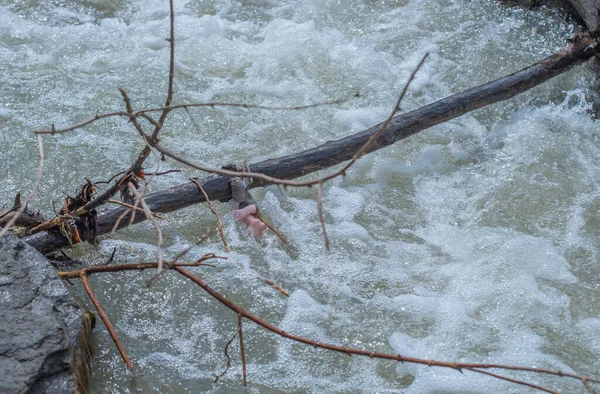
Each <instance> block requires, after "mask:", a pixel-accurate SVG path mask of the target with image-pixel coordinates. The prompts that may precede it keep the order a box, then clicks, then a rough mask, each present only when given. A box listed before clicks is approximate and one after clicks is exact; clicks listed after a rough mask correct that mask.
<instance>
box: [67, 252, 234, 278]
mask: <svg viewBox="0 0 600 394" xmlns="http://www.w3.org/2000/svg"><path fill="white" fill-rule="evenodd" d="M210 259H223V260H227V257H226V256H218V255H216V254H214V253H207V254H205V255H204V256H202V257H201V258H199V259H198V260H196V261H195V262H192V263H175V262H171V263H169V268H170V269H172V268H175V267H199V266H205V265H206V263H204V262H205V261H206V260H210ZM157 267H158V263H136V264H117V265H101V266H95V267H86V268H82V269H80V270H77V271H60V272H58V276H60V278H61V279H77V278H79V277H81V275H83V274H86V275H91V274H97V273H107V272H121V271H143V270H147V269H153V268H157Z"/></svg>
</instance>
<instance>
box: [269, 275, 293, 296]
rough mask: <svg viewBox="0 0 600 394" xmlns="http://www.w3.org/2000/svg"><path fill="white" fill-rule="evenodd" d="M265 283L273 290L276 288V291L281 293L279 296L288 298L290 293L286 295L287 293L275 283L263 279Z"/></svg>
mask: <svg viewBox="0 0 600 394" xmlns="http://www.w3.org/2000/svg"><path fill="white" fill-rule="evenodd" d="M265 283H266V284H268V285H270V286H273V287H274V288H276V289H277V290H279V291H280V292H281V294H283V295H284V296H286V297H289V296H290V293H288V292H287V291H285V290H284V289H283V287H281V286H279V285H278V284H277V283H275V282H273V281H272V280H269V279H265Z"/></svg>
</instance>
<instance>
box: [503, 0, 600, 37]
mask: <svg viewBox="0 0 600 394" xmlns="http://www.w3.org/2000/svg"><path fill="white" fill-rule="evenodd" d="M514 2H516V3H519V4H521V5H523V6H526V7H531V6H541V5H547V6H548V7H554V8H564V9H566V10H567V11H569V12H573V11H574V12H575V13H577V15H578V16H579V17H580V18H581V20H583V22H585V24H586V26H587V28H588V29H590V30H592V31H593V30H596V29H597V28H598V27H600V0H514Z"/></svg>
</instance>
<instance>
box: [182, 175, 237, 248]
mask: <svg viewBox="0 0 600 394" xmlns="http://www.w3.org/2000/svg"><path fill="white" fill-rule="evenodd" d="M190 181H192V182H193V183H194V184H195V185H196V186H198V189H199V190H200V191H201V192H202V194H204V198H205V199H206V203H207V204H208V208H209V209H210V211H211V212H212V213H213V214H214V215H215V217H216V218H217V222H218V226H219V227H218V229H219V235H220V236H221V241H223V246H224V247H225V250H226V251H228V252H231V249H229V245H227V241H226V240H225V234H223V221H221V217H220V216H219V214H218V213H217V211H215V209H214V208H213V206H212V204H211V203H210V199H209V198H208V194H206V192H205V191H204V189H203V188H202V186H200V182H198V181H197V180H195V179H194V178H190Z"/></svg>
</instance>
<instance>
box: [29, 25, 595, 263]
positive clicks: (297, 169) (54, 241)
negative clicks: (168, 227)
mask: <svg viewBox="0 0 600 394" xmlns="http://www.w3.org/2000/svg"><path fill="white" fill-rule="evenodd" d="M594 55H595V56H600V30H597V31H595V32H593V33H585V34H579V35H577V36H575V37H574V38H573V40H571V42H570V43H569V45H568V46H567V48H565V49H563V50H561V51H559V52H557V53H555V54H553V55H552V56H549V57H548V58H546V59H544V60H542V61H540V62H539V63H536V64H534V65H532V66H530V67H527V68H524V69H522V70H520V71H517V72H516V73H514V74H511V75H508V76H505V77H503V78H500V79H497V80H495V81H492V82H488V83H486V84H484V85H481V86H478V87H475V88H472V89H469V90H467V91H464V92H461V93H457V94H454V95H452V96H450V97H447V98H445V99H442V100H439V101H437V102H434V103H432V104H429V105H427V106H425V107H421V108H419V109H417V110H414V111H411V112H408V113H405V114H401V115H398V116H396V117H394V118H393V119H392V121H391V122H390V124H389V127H388V129H387V130H386V131H385V132H383V133H382V134H381V135H380V136H379V138H377V139H376V140H375V141H374V143H373V144H372V145H371V147H370V149H369V150H368V152H369V153H370V152H373V151H376V150H378V149H381V148H383V147H385V146H388V145H391V144H393V143H395V142H397V141H399V140H401V139H404V138H406V137H409V136H411V135H413V134H416V133H418V132H420V131H423V130H425V129H427V128H429V127H432V126H435V125H437V124H440V123H443V122H446V121H448V120H450V119H454V118H456V117H459V116H461V115H463V114H465V113H467V112H470V111H473V110H475V109H478V108H482V107H484V106H487V105H490V104H493V103H497V102H499V101H503V100H507V99H509V98H511V97H514V96H516V95H517V94H520V93H522V92H525V91H527V90H529V89H531V88H533V87H535V86H537V85H539V84H541V83H543V82H545V81H547V80H548V79H550V78H553V77H556V76H557V75H559V74H562V73H563V72H565V71H567V70H569V69H570V68H571V67H573V66H575V65H577V64H581V63H583V62H585V61H587V60H589V59H590V58H592V57H594ZM379 127H380V125H375V126H373V127H371V128H370V129H367V130H364V131H361V132H359V133H357V134H353V135H350V136H348V137H345V138H342V139H340V140H337V141H328V142H326V143H325V144H323V145H321V146H318V147H316V148H313V149H309V150H306V151H303V152H299V153H295V154H292V155H288V156H284V157H280V158H276V159H269V160H265V161H262V162H259V163H253V164H250V170H251V171H252V172H259V173H263V174H266V175H269V176H272V177H276V178H283V179H293V178H298V177H301V176H304V175H307V174H310V173H312V172H315V171H317V170H321V169H324V168H328V167H331V166H334V165H337V164H340V163H342V162H344V161H347V160H350V159H351V158H352V156H353V155H354V153H355V152H357V151H358V150H359V149H360V148H361V147H362V146H363V145H364V144H365V143H366V142H367V140H368V139H369V137H370V136H371V135H373V134H374V133H375V132H377V130H378V129H379ZM199 182H200V184H201V185H202V187H203V188H204V190H205V191H206V193H207V195H208V196H209V198H210V199H211V200H221V201H227V200H229V199H230V198H231V190H230V187H229V178H228V177H225V176H208V177H204V178H200V179H199ZM260 186H265V183H264V182H263V181H260V180H255V182H254V183H253V184H252V187H260ZM145 200H146V203H147V204H148V206H149V207H150V209H151V210H152V211H154V212H161V213H166V212H172V211H175V210H178V209H182V208H185V207H187V206H190V205H192V204H198V203H202V202H204V201H205V198H204V196H203V194H202V193H201V192H200V191H199V190H198V187H197V186H196V185H195V184H193V183H191V182H190V183H186V184H183V185H180V186H176V187H173V188H171V189H168V190H165V191H162V192H158V193H153V194H150V195H148V196H146V197H145ZM126 209H127V208H124V207H121V206H118V207H115V208H110V209H107V210H104V211H102V212H100V213H99V214H98V232H97V234H98V235H102V234H106V233H108V232H110V231H111V229H112V227H113V225H114V223H115V222H116V220H117V218H118V217H119V216H120V215H121V214H122V213H123V212H124V211H125V210H126ZM143 220H145V217H144V215H143V214H140V213H138V214H136V219H135V221H136V222H140V221H143ZM128 221H129V220H128V217H127V218H126V219H125V220H122V221H121V227H124V226H126V225H127V224H128ZM23 240H24V241H26V242H27V243H29V244H30V245H31V246H33V247H34V248H36V249H38V250H39V251H41V252H43V253H47V252H50V251H52V250H56V249H59V248H61V247H64V246H66V245H67V244H68V243H67V240H66V238H64V237H62V236H61V235H60V234H57V233H55V232H47V231H44V232H40V233H36V234H34V235H30V236H27V237H24V238H23Z"/></svg>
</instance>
